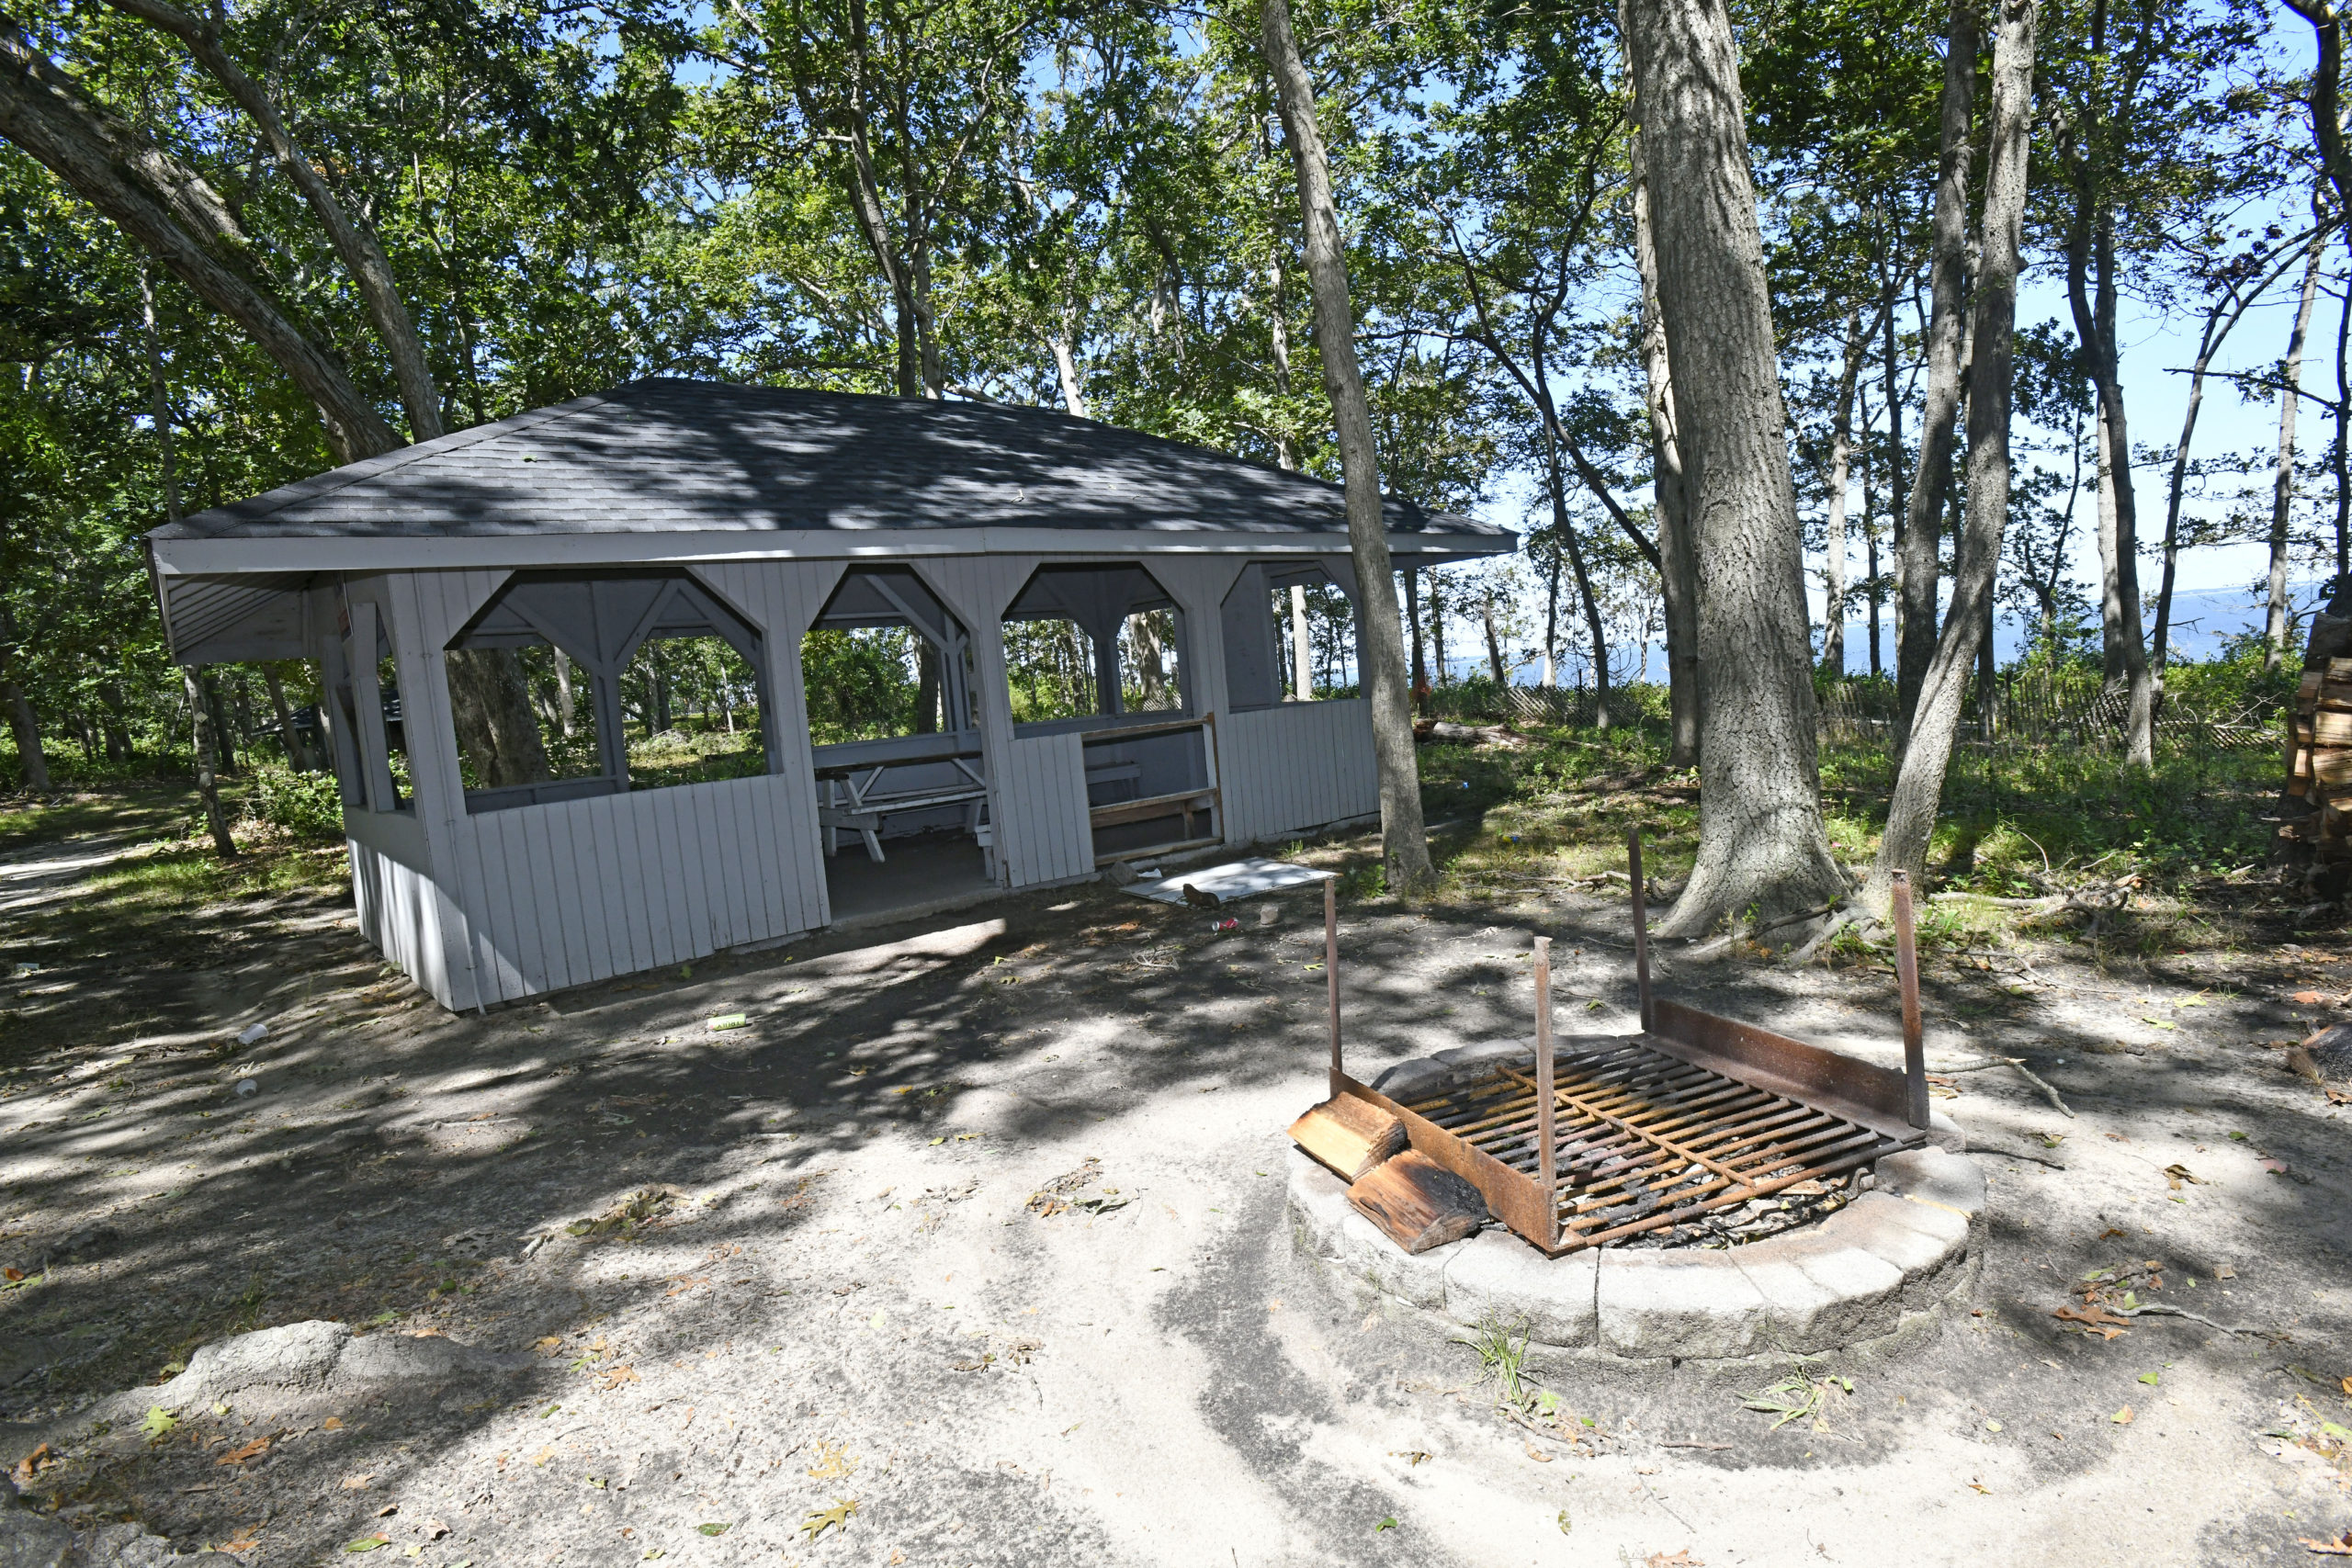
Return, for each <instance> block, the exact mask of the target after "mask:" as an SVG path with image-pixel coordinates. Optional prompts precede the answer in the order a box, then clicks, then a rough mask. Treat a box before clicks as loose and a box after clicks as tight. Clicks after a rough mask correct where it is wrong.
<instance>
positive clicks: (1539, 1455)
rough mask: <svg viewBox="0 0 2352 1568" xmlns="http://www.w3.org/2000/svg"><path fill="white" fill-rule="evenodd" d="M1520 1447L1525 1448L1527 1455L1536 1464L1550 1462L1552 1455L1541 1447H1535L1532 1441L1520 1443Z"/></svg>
mask: <svg viewBox="0 0 2352 1568" xmlns="http://www.w3.org/2000/svg"><path fill="white" fill-rule="evenodd" d="M1520 1447H1521V1448H1523V1449H1525V1450H1527V1457H1528V1458H1529V1459H1532V1460H1533V1461H1535V1462H1536V1463H1538V1464H1549V1463H1551V1462H1552V1456H1551V1455H1550V1454H1547V1453H1545V1452H1544V1450H1542V1449H1539V1448H1537V1447H1536V1446H1535V1445H1534V1444H1533V1443H1521V1445H1520Z"/></svg>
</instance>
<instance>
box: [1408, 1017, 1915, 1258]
mask: <svg viewBox="0 0 2352 1568" xmlns="http://www.w3.org/2000/svg"><path fill="white" fill-rule="evenodd" d="M1553 1070H1554V1075H1555V1076H1554V1083H1553V1108H1554V1109H1553V1151H1554V1152H1553V1157H1554V1162H1555V1169H1556V1171H1557V1176H1556V1177H1555V1181H1554V1186H1553V1191H1554V1205H1555V1210H1556V1215H1557V1217H1556V1219H1555V1224H1556V1226H1557V1227H1558V1228H1557V1235H1558V1239H1559V1244H1560V1246H1561V1247H1562V1249H1563V1250H1568V1249H1573V1248H1577V1247H1597V1246H1600V1245H1602V1244H1604V1243H1607V1242H1611V1241H1616V1240H1619V1239H1620V1238H1622V1237H1624V1236H1629V1235H1639V1234H1641V1233H1642V1232H1644V1231H1652V1230H1660V1229H1664V1228H1666V1227H1668V1226H1670V1225H1675V1224H1681V1223H1683V1222H1685V1221H1688V1220H1693V1219H1696V1218H1698V1217H1699V1216H1700V1215H1702V1214H1705V1213H1711V1212H1713V1210H1716V1209H1723V1208H1728V1207H1731V1206H1732V1205H1735V1204H1738V1203H1744V1202H1747V1201H1749V1200H1750V1199H1754V1198H1760V1197H1766V1196H1769V1195H1770V1194H1771V1193H1774V1192H1778V1191H1780V1190H1782V1189H1783V1188H1787V1187H1791V1186H1793V1185H1795V1184H1796V1183H1798V1182H1800V1181H1806V1180H1813V1179H1821V1178H1824V1177H1832V1176H1837V1175H1839V1174H1842V1173H1843V1172H1846V1171H1849V1170H1851V1169H1853V1168H1856V1167H1857V1166H1863V1165H1868V1164H1870V1163H1871V1162H1872V1161H1874V1160H1877V1159H1880V1158H1882V1157H1883V1156H1887V1155H1890V1154H1893V1153H1894V1152H1896V1151H1897V1150H1899V1149H1902V1148H1905V1147H1906V1146H1912V1145H1917V1143H1918V1142H1919V1141H1920V1140H1919V1139H1918V1138H1917V1137H1916V1136H1914V1137H1910V1138H1904V1137H1898V1136H1895V1135H1894V1134H1889V1133H1885V1132H1882V1131H1880V1130H1878V1129H1876V1128H1872V1127H1867V1126H1863V1125H1861V1124H1860V1123H1859V1122H1853V1121H1850V1120H1849V1119H1848V1118H1846V1117H1844V1116H1840V1115H1838V1114H1836V1113H1835V1112H1832V1111H1826V1110H1824V1109H1822V1108H1820V1107H1819V1106H1816V1105H1812V1104H1808V1103H1806V1102H1805V1101H1804V1100H1797V1099H1793V1098H1792V1097H1790V1096H1788V1095H1785V1094H1776V1093H1773V1092H1771V1091H1770V1090H1768V1089H1759V1088H1758V1087H1756V1086H1755V1085H1753V1084H1747V1083H1743V1082H1741V1081H1740V1080H1738V1079H1737V1078H1734V1077H1726V1076H1724V1074H1722V1073H1719V1072H1715V1071H1713V1070H1712V1069H1710V1068H1708V1067H1704V1066H1699V1065H1697V1064H1695V1063H1691V1062H1687V1061H1684V1060H1682V1059H1681V1058H1680V1057H1678V1056H1674V1055H1668V1054H1667V1053H1666V1052H1664V1051H1661V1050H1657V1049H1655V1048H1653V1047H1652V1046H1651V1045H1650V1044H1648V1043H1646V1041H1645V1037H1644V1036H1640V1035H1634V1036H1627V1037H1623V1038H1612V1039H1609V1040H1606V1041H1599V1042H1595V1043H1594V1046H1593V1047H1592V1048H1589V1049H1577V1050H1574V1051H1562V1052H1560V1053H1559V1054H1558V1055H1555V1058H1554V1069H1553ZM1535 1097H1536V1085H1535V1080H1534V1078H1533V1077H1532V1075H1530V1074H1528V1073H1525V1072H1522V1071H1518V1070H1514V1069H1512V1068H1510V1067H1498V1068H1497V1069H1496V1070H1495V1071H1494V1072H1493V1073H1492V1074H1491V1075H1490V1076H1488V1077H1485V1078H1481V1079H1478V1080H1476V1081H1475V1082H1472V1083H1470V1084H1468V1085H1465V1086H1463V1087H1461V1088H1457V1089H1453V1090H1452V1091H1450V1092H1448V1093H1446V1094H1443V1095H1440V1096H1437V1097H1435V1098H1433V1099H1430V1100H1419V1101H1415V1102H1410V1103H1408V1104H1407V1105H1406V1109H1407V1110H1408V1111H1412V1112H1413V1113H1414V1114H1416V1115H1417V1116H1419V1117H1420V1118H1422V1119H1423V1120H1425V1121H1427V1122H1430V1124H1431V1125H1433V1126H1435V1127H1438V1128H1440V1129H1441V1130H1442V1131H1444V1132H1445V1133H1447V1134H1451V1135H1452V1136H1453V1137H1454V1138H1457V1139H1459V1140H1461V1141H1462V1142H1463V1143H1464V1144H1467V1145H1469V1146H1470V1147H1472V1148H1474V1149H1476V1150H1477V1151H1478V1152H1479V1153H1481V1154H1484V1155H1486V1156H1488V1157H1489V1158H1491V1159H1494V1160H1496V1161H1498V1162H1499V1163H1500V1164H1502V1165H1505V1166H1508V1167H1509V1168H1511V1169H1512V1170H1514V1171H1516V1172H1518V1173H1519V1174H1520V1175H1521V1176H1522V1177H1525V1178H1528V1179H1530V1180H1532V1181H1537V1182H1539V1183H1540V1181H1541V1179H1542V1178H1541V1175H1540V1170H1539V1168H1540V1165H1541V1157H1540V1156H1541V1148H1540V1135H1539V1133H1538V1130H1537V1122H1538V1120H1539V1118H1538V1117H1537V1116H1536V1113H1535V1111H1536V1099H1535ZM1539 1190H1540V1188H1539Z"/></svg>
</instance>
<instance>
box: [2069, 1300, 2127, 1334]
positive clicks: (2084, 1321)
mask: <svg viewBox="0 0 2352 1568" xmlns="http://www.w3.org/2000/svg"><path fill="white" fill-rule="evenodd" d="M2050 1315H2051V1316H2052V1317H2054V1318H2059V1319H2061V1320H2063V1321H2064V1322H2067V1323H2079V1324H2081V1325H2083V1328H2084V1330H2085V1331H2086V1333H2091V1334H2096V1335H2098V1337H2100V1338H2102V1339H2113V1338H2116V1337H2119V1336H2120V1335H2123V1334H2127V1333H2129V1332H2131V1331H2130V1329H2129V1328H2127V1327H2125V1326H2123V1325H2127V1324H2129V1323H2130V1322H2131V1319H2130V1318H2128V1317H2118V1316H2116V1315H2115V1314H2113V1313H2111V1312H2109V1311H2108V1310H2107V1309H2106V1308H2105V1307H2103V1306H2100V1305H2098V1304H2097V1303H2092V1304H2090V1305H2087V1306H2082V1307H2071V1306H2062V1307H2060V1308H2059V1309H2058V1310H2057V1311H2056V1312H2053V1313H2052V1314H2050Z"/></svg>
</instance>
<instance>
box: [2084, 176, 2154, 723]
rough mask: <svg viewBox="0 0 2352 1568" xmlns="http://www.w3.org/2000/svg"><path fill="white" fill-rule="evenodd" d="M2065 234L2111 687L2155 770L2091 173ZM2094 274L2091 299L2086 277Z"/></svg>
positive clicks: (2108, 224) (2110, 306)
mask: <svg viewBox="0 0 2352 1568" xmlns="http://www.w3.org/2000/svg"><path fill="white" fill-rule="evenodd" d="M2079 177H2080V179H2081V181H2082V183H2081V184H2080V186H2079V187H2078V190H2079V194H2078V197H2077V200H2076V205H2075V226H2074V230H2073V232H2072V233H2070V234H2069V235H2068V237H2067V248H2066V297H2067V303H2068V305H2069V306H2070V307H2071V309H2072V310H2073V312H2074V317H2075V334H2076V335H2077V336H2079V337H2080V338H2081V339H2082V343H2083V352H2084V357H2085V358H2086V360H2087V361H2088V362H2089V365H2090V370H2091V379H2092V382H2093V384H2094V385H2095V386H2096V387H2097V389H2098V498H2099V506H2098V543H2099V578H2100V583H2099V590H2100V591H2099V619H2100V624H2101V626H2102V627H2103V628H2104V630H2105V634H2106V645H2107V672H2108V680H2109V685H2110V688H2112V686H2113V685H2114V684H2115V683H2117V682H2120V683H2121V684H2122V686H2123V687H2124V690H2125V692H2126V694H2127V696H2128V698H2129V703H2130V706H2129V710H2128V713H2129V716H2128V718H2127V720H2126V729H2125V733H2124V740H2125V747H2126V752H2127V755H2128V757H2129V759H2130V761H2131V762H2132V763H2133V764H2135V765H2137V766H2140V767H2154V765H2155V689H2154V677H2153V675H2152V674H2151V672H2150V671H2149V669H2148V649H2147V643H2146V640H2145V637H2144V636H2143V631H2142V627H2141V624H2140V536H2139V513H2138V506H2137V503H2136V502H2135V499H2134V494H2133V490H2132V483H2131V432H2130V428H2129V426H2128V423H2127V422H2126V421H2125V418H2124V412H2123V383H2122V379H2121V376H2120V370H2119V359H2120V355H2119V353H2118V350H2117V345H2116V341H2115V224H2114V214H2113V213H2112V212H2111V211H2110V210H2109V208H2108V206H2107V201H2106V197H2104V195H2103V194H2102V193H2101V192H2099V190H2098V186H2097V184H2096V180H2097V175H2096V174H2095V173H2094V172H2091V171H2088V170H2086V171H2085V172H2084V173H2083V174H2082V175H2080V176H2079ZM2094 268H2095V269H2096V273H2097V282H2096V285H2095V288H2096V299H2094V297H2093V294H2092V292H2091V289H2092V288H2093V287H2094V286H2093V285H2092V284H2091V282H2090V275H2091V274H2092V272H2093V270H2094Z"/></svg>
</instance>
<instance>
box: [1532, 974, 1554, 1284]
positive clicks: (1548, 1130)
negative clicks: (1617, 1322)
mask: <svg viewBox="0 0 2352 1568" xmlns="http://www.w3.org/2000/svg"><path fill="white" fill-rule="evenodd" d="M1553 1098H1554V1097H1553V1087H1552V939H1551V938H1550V937H1548V936H1539V937H1537V938H1536V939H1535V1150H1536V1153H1535V1179H1536V1180H1537V1181H1538V1182H1539V1183H1541V1184H1542V1186H1543V1189H1544V1246H1545V1247H1557V1246H1558V1245H1559V1244H1560V1198H1559V1192H1560V1187H1559V1167H1558V1159H1559V1154H1558V1149H1557V1145H1555V1142H1554V1139H1553V1134H1552V1100H1553Z"/></svg>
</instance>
